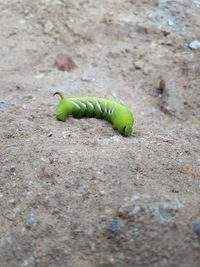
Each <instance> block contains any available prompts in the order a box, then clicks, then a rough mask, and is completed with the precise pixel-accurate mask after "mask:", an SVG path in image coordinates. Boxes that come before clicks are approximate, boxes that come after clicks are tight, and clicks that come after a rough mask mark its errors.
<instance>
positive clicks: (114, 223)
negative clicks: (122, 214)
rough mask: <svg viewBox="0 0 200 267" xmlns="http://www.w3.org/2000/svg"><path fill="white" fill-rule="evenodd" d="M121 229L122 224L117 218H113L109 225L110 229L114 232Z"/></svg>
mask: <svg viewBox="0 0 200 267" xmlns="http://www.w3.org/2000/svg"><path fill="white" fill-rule="evenodd" d="M121 229H122V224H121V223H120V222H119V221H117V220H113V221H112V222H111V223H110V225H109V231H110V232H111V233H113V234H115V233H117V232H118V231H120V230H121Z"/></svg>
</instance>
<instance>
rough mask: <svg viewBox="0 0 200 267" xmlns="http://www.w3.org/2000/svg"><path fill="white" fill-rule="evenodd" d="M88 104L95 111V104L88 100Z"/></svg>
mask: <svg viewBox="0 0 200 267" xmlns="http://www.w3.org/2000/svg"><path fill="white" fill-rule="evenodd" d="M87 103H88V104H89V105H90V107H91V108H93V109H94V105H93V103H92V102H91V101H90V100H88V101H87Z"/></svg>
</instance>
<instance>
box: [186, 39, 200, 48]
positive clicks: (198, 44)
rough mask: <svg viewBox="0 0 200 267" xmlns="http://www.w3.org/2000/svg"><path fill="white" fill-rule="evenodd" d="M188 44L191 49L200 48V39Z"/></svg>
mask: <svg viewBox="0 0 200 267" xmlns="http://www.w3.org/2000/svg"><path fill="white" fill-rule="evenodd" d="M188 46H189V48H191V49H199V48H200V41H198V40H194V41H192V42H191V43H190V44H189V45H188Z"/></svg>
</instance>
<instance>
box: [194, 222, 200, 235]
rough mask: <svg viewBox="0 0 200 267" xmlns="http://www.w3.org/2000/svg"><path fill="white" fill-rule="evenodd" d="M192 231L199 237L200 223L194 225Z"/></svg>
mask: <svg viewBox="0 0 200 267" xmlns="http://www.w3.org/2000/svg"><path fill="white" fill-rule="evenodd" d="M194 231H195V233H196V234H197V235H198V236H199V237H200V222H199V223H196V224H195V225H194Z"/></svg>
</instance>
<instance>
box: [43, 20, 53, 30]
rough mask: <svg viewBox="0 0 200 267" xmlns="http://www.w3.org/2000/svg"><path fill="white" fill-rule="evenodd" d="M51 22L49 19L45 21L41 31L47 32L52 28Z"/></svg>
mask: <svg viewBox="0 0 200 267" xmlns="http://www.w3.org/2000/svg"><path fill="white" fill-rule="evenodd" d="M53 27H54V26H53V24H52V23H51V21H47V23H45V25H44V28H43V32H44V33H49V32H50V31H52V30H53Z"/></svg>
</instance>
